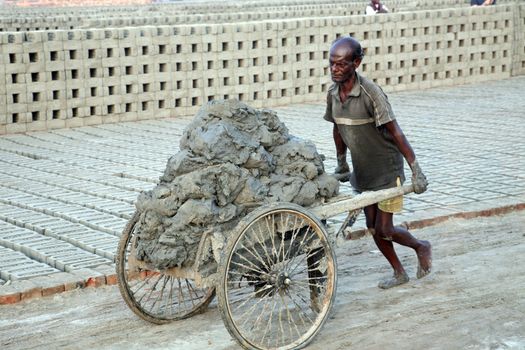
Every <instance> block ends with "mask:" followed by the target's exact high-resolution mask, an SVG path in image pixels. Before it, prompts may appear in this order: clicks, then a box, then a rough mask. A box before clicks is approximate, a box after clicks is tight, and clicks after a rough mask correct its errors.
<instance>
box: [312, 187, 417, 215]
mask: <svg viewBox="0 0 525 350" xmlns="http://www.w3.org/2000/svg"><path fill="white" fill-rule="evenodd" d="M412 192H414V186H413V185H412V184H407V185H403V186H400V187H394V188H387V189H385V190H379V191H367V192H363V193H361V194H358V195H357V196H354V197H350V196H343V197H341V198H340V199H337V197H336V201H335V202H330V203H326V204H321V205H320V206H318V207H315V208H312V209H310V211H311V212H313V213H314V214H315V215H316V216H317V217H318V218H320V219H327V218H329V217H332V216H336V215H338V214H342V213H346V212H348V211H350V210H355V209H358V208H364V207H366V206H368V205H371V204H375V203H378V202H381V201H384V200H385V199H390V198H394V197H397V196H402V195H405V194H408V193H412Z"/></svg>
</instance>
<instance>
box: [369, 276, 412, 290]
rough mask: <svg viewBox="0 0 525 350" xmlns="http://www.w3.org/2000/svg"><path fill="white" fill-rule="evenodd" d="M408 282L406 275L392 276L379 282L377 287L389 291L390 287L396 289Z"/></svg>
mask: <svg viewBox="0 0 525 350" xmlns="http://www.w3.org/2000/svg"><path fill="white" fill-rule="evenodd" d="M408 280H409V278H408V275H407V274H406V273H401V274H394V276H392V277H390V278H387V279H385V280H382V281H381V282H379V284H378V285H377V286H378V287H379V288H381V289H389V288H392V287H396V286H399V285H402V284H405V283H407V282H408Z"/></svg>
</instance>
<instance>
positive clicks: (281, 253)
mask: <svg viewBox="0 0 525 350" xmlns="http://www.w3.org/2000/svg"><path fill="white" fill-rule="evenodd" d="M237 227H238V230H237V231H236V233H235V235H234V236H233V237H231V239H230V240H229V242H228V245H227V248H226V250H225V252H226V253H225V255H224V258H223V261H222V263H221V264H220V265H221V267H220V270H219V276H220V277H219V278H220V280H219V284H218V289H217V293H218V297H219V309H220V312H221V316H222V318H223V320H224V324H225V325H226V328H227V329H228V331H229V332H230V334H231V335H232V336H233V337H234V338H235V339H236V340H237V341H238V342H239V343H240V344H241V345H242V346H243V347H245V348H248V349H299V348H302V347H304V346H306V345H307V344H308V343H309V342H310V341H311V340H312V339H313V338H314V336H315V335H316V334H317V333H318V332H319V330H320V329H321V327H322V326H323V324H324V322H325V321H326V319H327V317H328V313H329V311H330V308H331V306H332V303H333V300H334V298H335V289H336V261H335V256H334V254H333V251H332V248H331V246H330V243H329V241H328V239H327V236H326V231H325V229H324V228H323V226H322V224H321V223H320V222H319V221H318V220H317V219H316V218H315V217H312V216H311V215H310V214H308V212H307V211H306V210H304V209H303V208H302V207H300V206H298V205H295V204H275V205H272V206H270V207H266V208H261V209H258V210H256V211H254V212H252V213H251V214H250V215H248V216H247V217H246V218H245V219H244V220H243V221H241V223H240V224H239V225H238V226H237Z"/></svg>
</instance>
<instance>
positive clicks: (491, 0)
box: [470, 0, 496, 6]
mask: <svg viewBox="0 0 525 350" xmlns="http://www.w3.org/2000/svg"><path fill="white" fill-rule="evenodd" d="M470 5H471V6H490V5H496V0H470Z"/></svg>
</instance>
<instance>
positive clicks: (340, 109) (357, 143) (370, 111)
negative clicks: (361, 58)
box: [324, 72, 405, 191]
mask: <svg viewBox="0 0 525 350" xmlns="http://www.w3.org/2000/svg"><path fill="white" fill-rule="evenodd" d="M324 119H325V120H327V121H329V122H332V123H335V124H336V125H337V128H338V130H339V133H340V134H341V137H342V138H343V141H344V142H345V144H346V145H347V147H348V149H349V150H350V156H351V158H352V167H353V171H352V175H351V177H350V183H351V184H352V186H353V187H354V188H355V189H356V190H357V191H376V190H380V189H385V188H390V187H395V186H396V185H397V182H396V180H397V178H398V177H399V178H400V180H401V182H404V180H405V175H404V172H403V155H402V154H401V152H400V151H399V149H398V148H397V146H396V145H395V143H394V141H393V139H392V136H391V135H390V133H389V132H388V131H387V129H386V128H385V127H384V124H386V123H388V122H391V121H393V120H395V115H394V112H393V111H392V107H391V106H390V103H389V102H388V98H387V96H386V94H385V93H384V92H383V90H381V88H380V87H379V86H378V85H377V84H375V83H374V82H372V81H371V80H369V79H367V78H365V77H363V76H361V75H360V74H358V73H357V72H356V81H355V84H354V87H353V88H352V91H350V93H349V94H348V99H347V100H346V101H345V102H344V103H341V99H340V98H339V86H338V85H337V84H333V85H332V86H331V87H330V89H329V90H328V96H327V106H326V112H325V115H324Z"/></svg>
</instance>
